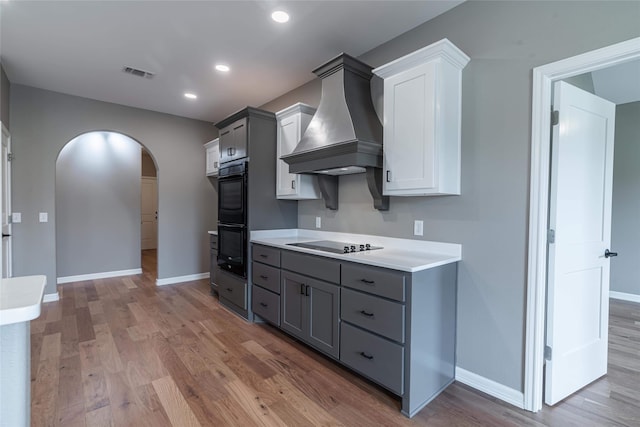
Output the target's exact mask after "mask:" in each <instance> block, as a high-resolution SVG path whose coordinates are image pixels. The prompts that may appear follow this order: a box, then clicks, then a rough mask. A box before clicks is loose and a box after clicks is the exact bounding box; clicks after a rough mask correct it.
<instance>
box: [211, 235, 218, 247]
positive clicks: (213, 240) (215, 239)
mask: <svg viewBox="0 0 640 427" xmlns="http://www.w3.org/2000/svg"><path fill="white" fill-rule="evenodd" d="M209 244H210V246H211V249H213V250H216V251H217V250H218V236H216V235H215V234H209Z"/></svg>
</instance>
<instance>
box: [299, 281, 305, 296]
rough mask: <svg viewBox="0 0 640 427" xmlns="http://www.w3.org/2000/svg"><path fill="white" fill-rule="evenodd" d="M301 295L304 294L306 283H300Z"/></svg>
mask: <svg viewBox="0 0 640 427" xmlns="http://www.w3.org/2000/svg"><path fill="white" fill-rule="evenodd" d="M300 295H304V283H300Z"/></svg>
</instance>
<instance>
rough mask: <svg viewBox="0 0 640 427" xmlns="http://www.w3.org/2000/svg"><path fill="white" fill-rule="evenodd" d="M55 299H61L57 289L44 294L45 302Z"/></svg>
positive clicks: (43, 299) (43, 300)
mask: <svg viewBox="0 0 640 427" xmlns="http://www.w3.org/2000/svg"><path fill="white" fill-rule="evenodd" d="M53 301H60V294H59V293H58V291H55V292H54V293H52V294H44V297H43V298H42V302H43V303H44V302H53Z"/></svg>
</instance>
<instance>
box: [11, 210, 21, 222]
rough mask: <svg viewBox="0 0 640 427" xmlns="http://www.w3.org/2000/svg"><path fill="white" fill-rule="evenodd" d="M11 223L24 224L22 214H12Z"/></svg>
mask: <svg viewBox="0 0 640 427" xmlns="http://www.w3.org/2000/svg"><path fill="white" fill-rule="evenodd" d="M11 222H12V223H14V224H17V223H19V222H22V214H21V213H20V212H14V213H12V214H11Z"/></svg>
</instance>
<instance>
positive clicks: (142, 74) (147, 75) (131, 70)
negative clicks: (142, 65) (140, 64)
mask: <svg viewBox="0 0 640 427" xmlns="http://www.w3.org/2000/svg"><path fill="white" fill-rule="evenodd" d="M122 71H124V72H125V73H127V74H131V75H133V76H138V77H144V78H147V79H152V78H153V76H155V75H156V74H155V73H152V72H149V71H144V70H140V69H138V68H133V67H124V68H123V69H122Z"/></svg>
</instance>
